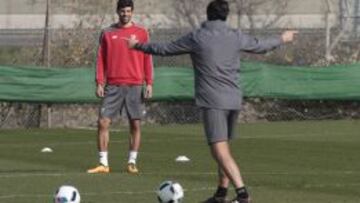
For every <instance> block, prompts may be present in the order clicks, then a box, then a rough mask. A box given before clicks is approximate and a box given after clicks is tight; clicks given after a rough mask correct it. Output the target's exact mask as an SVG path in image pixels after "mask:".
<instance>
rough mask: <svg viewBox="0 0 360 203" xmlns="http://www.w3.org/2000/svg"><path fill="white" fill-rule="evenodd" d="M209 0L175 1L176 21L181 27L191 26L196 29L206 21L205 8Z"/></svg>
mask: <svg viewBox="0 0 360 203" xmlns="http://www.w3.org/2000/svg"><path fill="white" fill-rule="evenodd" d="M208 2H209V0H196V1H193V0H175V1H173V7H174V10H175V15H174V19H173V20H174V21H175V22H177V23H178V24H179V25H180V26H181V27H187V26H190V27H192V28H196V27H198V26H199V25H200V23H201V22H202V21H203V20H204V19H205V17H204V16H205V15H204V10H205V9H204V8H206V5H207V4H208Z"/></svg>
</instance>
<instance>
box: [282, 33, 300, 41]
mask: <svg viewBox="0 0 360 203" xmlns="http://www.w3.org/2000/svg"><path fill="white" fill-rule="evenodd" d="M298 33H299V32H298V31H296V30H288V31H285V32H283V33H282V35H281V39H282V41H283V42H284V43H288V42H292V41H294V38H295V35H296V34H298Z"/></svg>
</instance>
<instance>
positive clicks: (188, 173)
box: [0, 171, 360, 178]
mask: <svg viewBox="0 0 360 203" xmlns="http://www.w3.org/2000/svg"><path fill="white" fill-rule="evenodd" d="M359 173H360V171H339V172H337V171H322V172H303V171H298V172H297V171H294V172H261V171H253V172H244V174H246V175H280V176H281V175H353V174H359ZM108 175H125V176H126V175H127V174H126V173H121V172H115V173H111V174H108ZM140 175H144V176H149V175H162V176H182V175H183V176H198V175H208V176H216V175H217V173H216V172H186V173H146V172H145V173H141V174H140ZM46 176H48V177H61V176H92V177H96V176H98V177H100V176H101V175H94V174H87V173H85V172H83V173H82V172H79V173H14V174H13V173H8V174H0V178H23V177H46ZM105 176H106V175H105Z"/></svg>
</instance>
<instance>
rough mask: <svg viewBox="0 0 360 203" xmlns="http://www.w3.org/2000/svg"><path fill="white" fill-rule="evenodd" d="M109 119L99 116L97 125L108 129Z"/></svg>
mask: <svg viewBox="0 0 360 203" xmlns="http://www.w3.org/2000/svg"><path fill="white" fill-rule="evenodd" d="M110 123H111V120H110V119H108V118H100V119H99V122H98V125H99V128H100V129H108V128H109V126H110Z"/></svg>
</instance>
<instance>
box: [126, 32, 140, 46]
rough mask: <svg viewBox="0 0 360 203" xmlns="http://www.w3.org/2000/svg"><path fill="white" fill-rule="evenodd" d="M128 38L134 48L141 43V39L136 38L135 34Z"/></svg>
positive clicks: (129, 43) (129, 44)
mask: <svg viewBox="0 0 360 203" xmlns="http://www.w3.org/2000/svg"><path fill="white" fill-rule="evenodd" d="M127 40H128V46H129V48H131V49H132V48H134V47H135V45H136V44H137V43H139V40H137V39H136V36H135V35H131V37H130V38H128V39H127Z"/></svg>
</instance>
